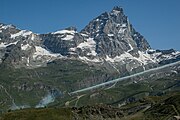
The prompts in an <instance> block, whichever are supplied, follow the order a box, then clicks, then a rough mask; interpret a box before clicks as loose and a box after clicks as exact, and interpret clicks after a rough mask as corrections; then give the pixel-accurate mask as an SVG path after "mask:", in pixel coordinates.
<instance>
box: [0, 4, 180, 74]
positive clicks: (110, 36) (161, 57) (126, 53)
mask: <svg viewBox="0 0 180 120" xmlns="http://www.w3.org/2000/svg"><path fill="white" fill-rule="evenodd" d="M62 58H63V59H78V60H80V61H83V62H86V63H88V64H97V65H99V63H101V65H102V66H104V67H106V68H107V69H109V70H110V71H116V72H119V73H126V72H128V73H131V72H138V71H143V70H145V69H149V68H152V67H154V66H158V65H159V64H167V63H171V62H175V61H178V60H179V59H180V52H178V51H175V50H165V51H162V50H152V49H151V47H150V45H149V43H148V42H147V40H146V39H145V38H144V37H143V36H142V35H141V34H140V33H138V32H137V31H136V30H135V29H134V28H133V26H132V25H131V24H130V22H129V20H128V18H127V16H126V15H125V14H124V12H123V9H122V8H120V7H114V8H113V10H112V11H110V12H109V13H108V12H105V13H102V14H101V15H100V16H98V17H96V18H95V19H93V20H92V21H90V23H89V24H88V25H87V26H86V27H85V28H84V29H82V30H81V31H80V32H77V30H76V28H74V27H69V28H66V29H64V30H59V31H56V32H52V33H48V34H35V33H33V32H31V31H28V30H20V29H18V28H16V27H15V26H13V25H6V24H3V23H0V63H1V65H11V66H14V67H18V68H19V67H26V68H35V67H41V66H46V65H47V63H48V62H51V61H53V60H56V59H62ZM9 63H10V64H9Z"/></svg>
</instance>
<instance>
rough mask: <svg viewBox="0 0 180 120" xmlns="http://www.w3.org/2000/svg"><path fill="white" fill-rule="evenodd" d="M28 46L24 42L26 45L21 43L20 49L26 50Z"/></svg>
mask: <svg viewBox="0 0 180 120" xmlns="http://www.w3.org/2000/svg"><path fill="white" fill-rule="evenodd" d="M29 47H31V46H30V45H29V44H26V45H23V44H21V49H22V50H26V49H28V48H29Z"/></svg>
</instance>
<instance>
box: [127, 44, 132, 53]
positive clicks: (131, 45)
mask: <svg viewBox="0 0 180 120" xmlns="http://www.w3.org/2000/svg"><path fill="white" fill-rule="evenodd" d="M129 47H130V49H129V50H128V51H127V52H130V51H132V50H133V47H132V45H131V44H129Z"/></svg>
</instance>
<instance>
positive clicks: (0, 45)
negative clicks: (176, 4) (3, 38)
mask: <svg viewBox="0 0 180 120" xmlns="http://www.w3.org/2000/svg"><path fill="white" fill-rule="evenodd" d="M17 42H18V41H16V42H13V43H9V44H7V43H1V44H0V48H5V47H7V46H9V45H13V44H14V45H16V44H17Z"/></svg>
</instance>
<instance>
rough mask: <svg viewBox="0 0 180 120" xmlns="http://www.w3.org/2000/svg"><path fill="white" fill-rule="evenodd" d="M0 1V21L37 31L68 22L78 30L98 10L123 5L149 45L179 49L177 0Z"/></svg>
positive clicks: (60, 26)
mask: <svg viewBox="0 0 180 120" xmlns="http://www.w3.org/2000/svg"><path fill="white" fill-rule="evenodd" d="M0 3H1V5H0V6H1V10H0V22H2V23H7V24H14V25H16V26H17V27H18V28H21V29H28V30H32V31H33V32H36V33H47V32H53V31H56V30H59V29H63V28H66V27H69V26H75V27H77V29H78V30H79V31H80V30H81V29H82V28H83V27H85V25H87V24H88V23H89V22H90V20H92V19H93V18H95V17H97V16H98V15H100V14H101V13H103V12H105V11H111V10H112V8H113V7H114V6H122V7H123V8H124V12H125V14H126V15H127V16H128V17H129V20H130V22H131V23H132V24H133V26H134V27H135V29H136V30H137V31H138V32H140V33H141V34H142V35H143V36H144V37H145V38H146V39H147V40H148V42H149V43H150V45H151V47H152V48H155V49H170V48H175V49H176V50H180V13H179V12H180V7H179V6H180V0H0Z"/></svg>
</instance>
